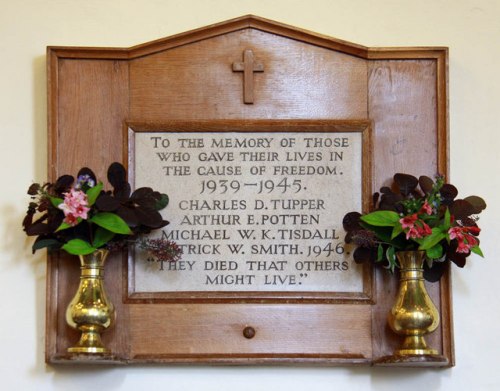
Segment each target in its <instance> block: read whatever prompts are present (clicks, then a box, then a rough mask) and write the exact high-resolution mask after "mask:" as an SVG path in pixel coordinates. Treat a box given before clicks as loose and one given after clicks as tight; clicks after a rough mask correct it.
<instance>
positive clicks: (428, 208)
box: [418, 200, 432, 216]
mask: <svg viewBox="0 0 500 391" xmlns="http://www.w3.org/2000/svg"><path fill="white" fill-rule="evenodd" d="M418 213H419V214H422V213H427V214H428V215H429V216H430V215H431V214H432V207H431V206H430V205H429V203H428V202H427V200H425V202H424V204H423V205H422V207H421V208H420V211H419V212H418Z"/></svg>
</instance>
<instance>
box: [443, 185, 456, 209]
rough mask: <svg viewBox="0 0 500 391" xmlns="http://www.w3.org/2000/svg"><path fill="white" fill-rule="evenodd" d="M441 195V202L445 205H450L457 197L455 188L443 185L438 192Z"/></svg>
mask: <svg viewBox="0 0 500 391" xmlns="http://www.w3.org/2000/svg"><path fill="white" fill-rule="evenodd" d="M439 192H440V193H441V196H442V197H443V202H444V204H446V205H449V204H451V202H452V201H453V200H454V199H455V197H456V196H457V195H458V190H457V188H456V187H455V186H453V185H451V184H449V183H445V184H444V185H443V186H442V187H441V189H440V190H439Z"/></svg>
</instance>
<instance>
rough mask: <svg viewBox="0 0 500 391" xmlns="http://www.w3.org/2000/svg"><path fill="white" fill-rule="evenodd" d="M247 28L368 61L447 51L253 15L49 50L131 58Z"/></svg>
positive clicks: (65, 55) (69, 54) (432, 56)
mask: <svg viewBox="0 0 500 391" xmlns="http://www.w3.org/2000/svg"><path fill="white" fill-rule="evenodd" d="M247 28H253V29H256V30H260V31H263V32H267V33H271V34H276V35H279V36H283V37H286V38H290V39H295V40H297V41H301V42H305V43H308V44H312V45H316V46H319V47H323V48H326V49H330V50H335V51H338V52H341V53H345V54H350V55H352V56H356V57H360V58H363V59H369V60H381V59H384V60H387V59H416V58H418V59H441V58H442V57H443V53H447V48H446V47H400V48H397V47H392V48H380V47H374V48H370V47H367V46H363V45H358V44H355V43H352V42H348V41H344V40H341V39H337V38H332V37H329V36H327V35H322V34H318V33H314V32H311V31H309V30H305V29H301V28H297V27H293V26H290V25H287V24H284V23H279V22H275V21H273V20H269V19H265V18H261V17H259V16H255V15H245V16H241V17H239V18H235V19H231V20H228V21H225V22H220V23H216V24H212V25H209V26H206V27H201V28H197V29H194V30H190V31H186V32H184V33H180V34H175V35H172V36H170V37H166V38H161V39H157V40H154V41H151V42H147V43H144V44H140V45H135V46H131V47H129V48H113V47H109V48H96V47H61V46H49V47H48V50H49V51H50V52H52V53H54V54H55V55H56V56H57V57H59V58H87V59H108V60H130V59H135V58H139V57H143V56H147V55H151V54H154V53H158V52H161V51H164V50H168V49H172V48H174V47H179V46H183V45H187V44H190V43H194V42H198V41H202V40H204V39H208V38H213V37H216V36H219V35H223V34H228V33H232V32H235V31H239V30H244V29H247Z"/></svg>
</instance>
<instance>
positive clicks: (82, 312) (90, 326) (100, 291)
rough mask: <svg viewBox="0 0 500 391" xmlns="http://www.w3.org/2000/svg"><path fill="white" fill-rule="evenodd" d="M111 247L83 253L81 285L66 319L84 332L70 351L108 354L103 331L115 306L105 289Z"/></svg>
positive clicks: (68, 309) (81, 257)
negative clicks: (106, 262)
mask: <svg viewBox="0 0 500 391" xmlns="http://www.w3.org/2000/svg"><path fill="white" fill-rule="evenodd" d="M107 256H108V250H103V249H100V250H96V251H94V252H93V253H92V254H89V255H80V256H79V257H80V265H81V267H80V270H81V272H80V285H79V286H78V291H77V292H76V294H75V297H73V300H71V302H70V303H69V306H68V308H67V310H66V322H67V323H68V325H69V326H71V327H73V328H74V329H77V330H79V331H80V332H81V333H82V334H81V337H80V340H79V341H78V343H77V344H76V345H75V346H73V347H71V348H69V349H68V352H70V353H91V354H109V353H110V350H109V349H108V348H106V347H105V346H104V345H103V344H102V341H101V333H102V332H103V331H104V330H106V329H107V328H109V327H110V326H111V324H112V323H113V322H114V317H115V309H114V306H113V304H112V303H111V302H110V301H109V300H108V298H107V296H106V292H105V290H104V262H105V261H106V258H107Z"/></svg>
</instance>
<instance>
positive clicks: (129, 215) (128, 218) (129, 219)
mask: <svg viewBox="0 0 500 391" xmlns="http://www.w3.org/2000/svg"><path fill="white" fill-rule="evenodd" d="M116 214H117V215H118V216H120V217H121V218H122V219H123V220H124V221H125V222H126V223H127V224H128V226H129V227H136V226H137V225H139V218H138V217H137V214H136V213H135V210H133V209H130V208H126V207H123V206H122V207H120V208H119V209H118V210H117V211H116Z"/></svg>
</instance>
